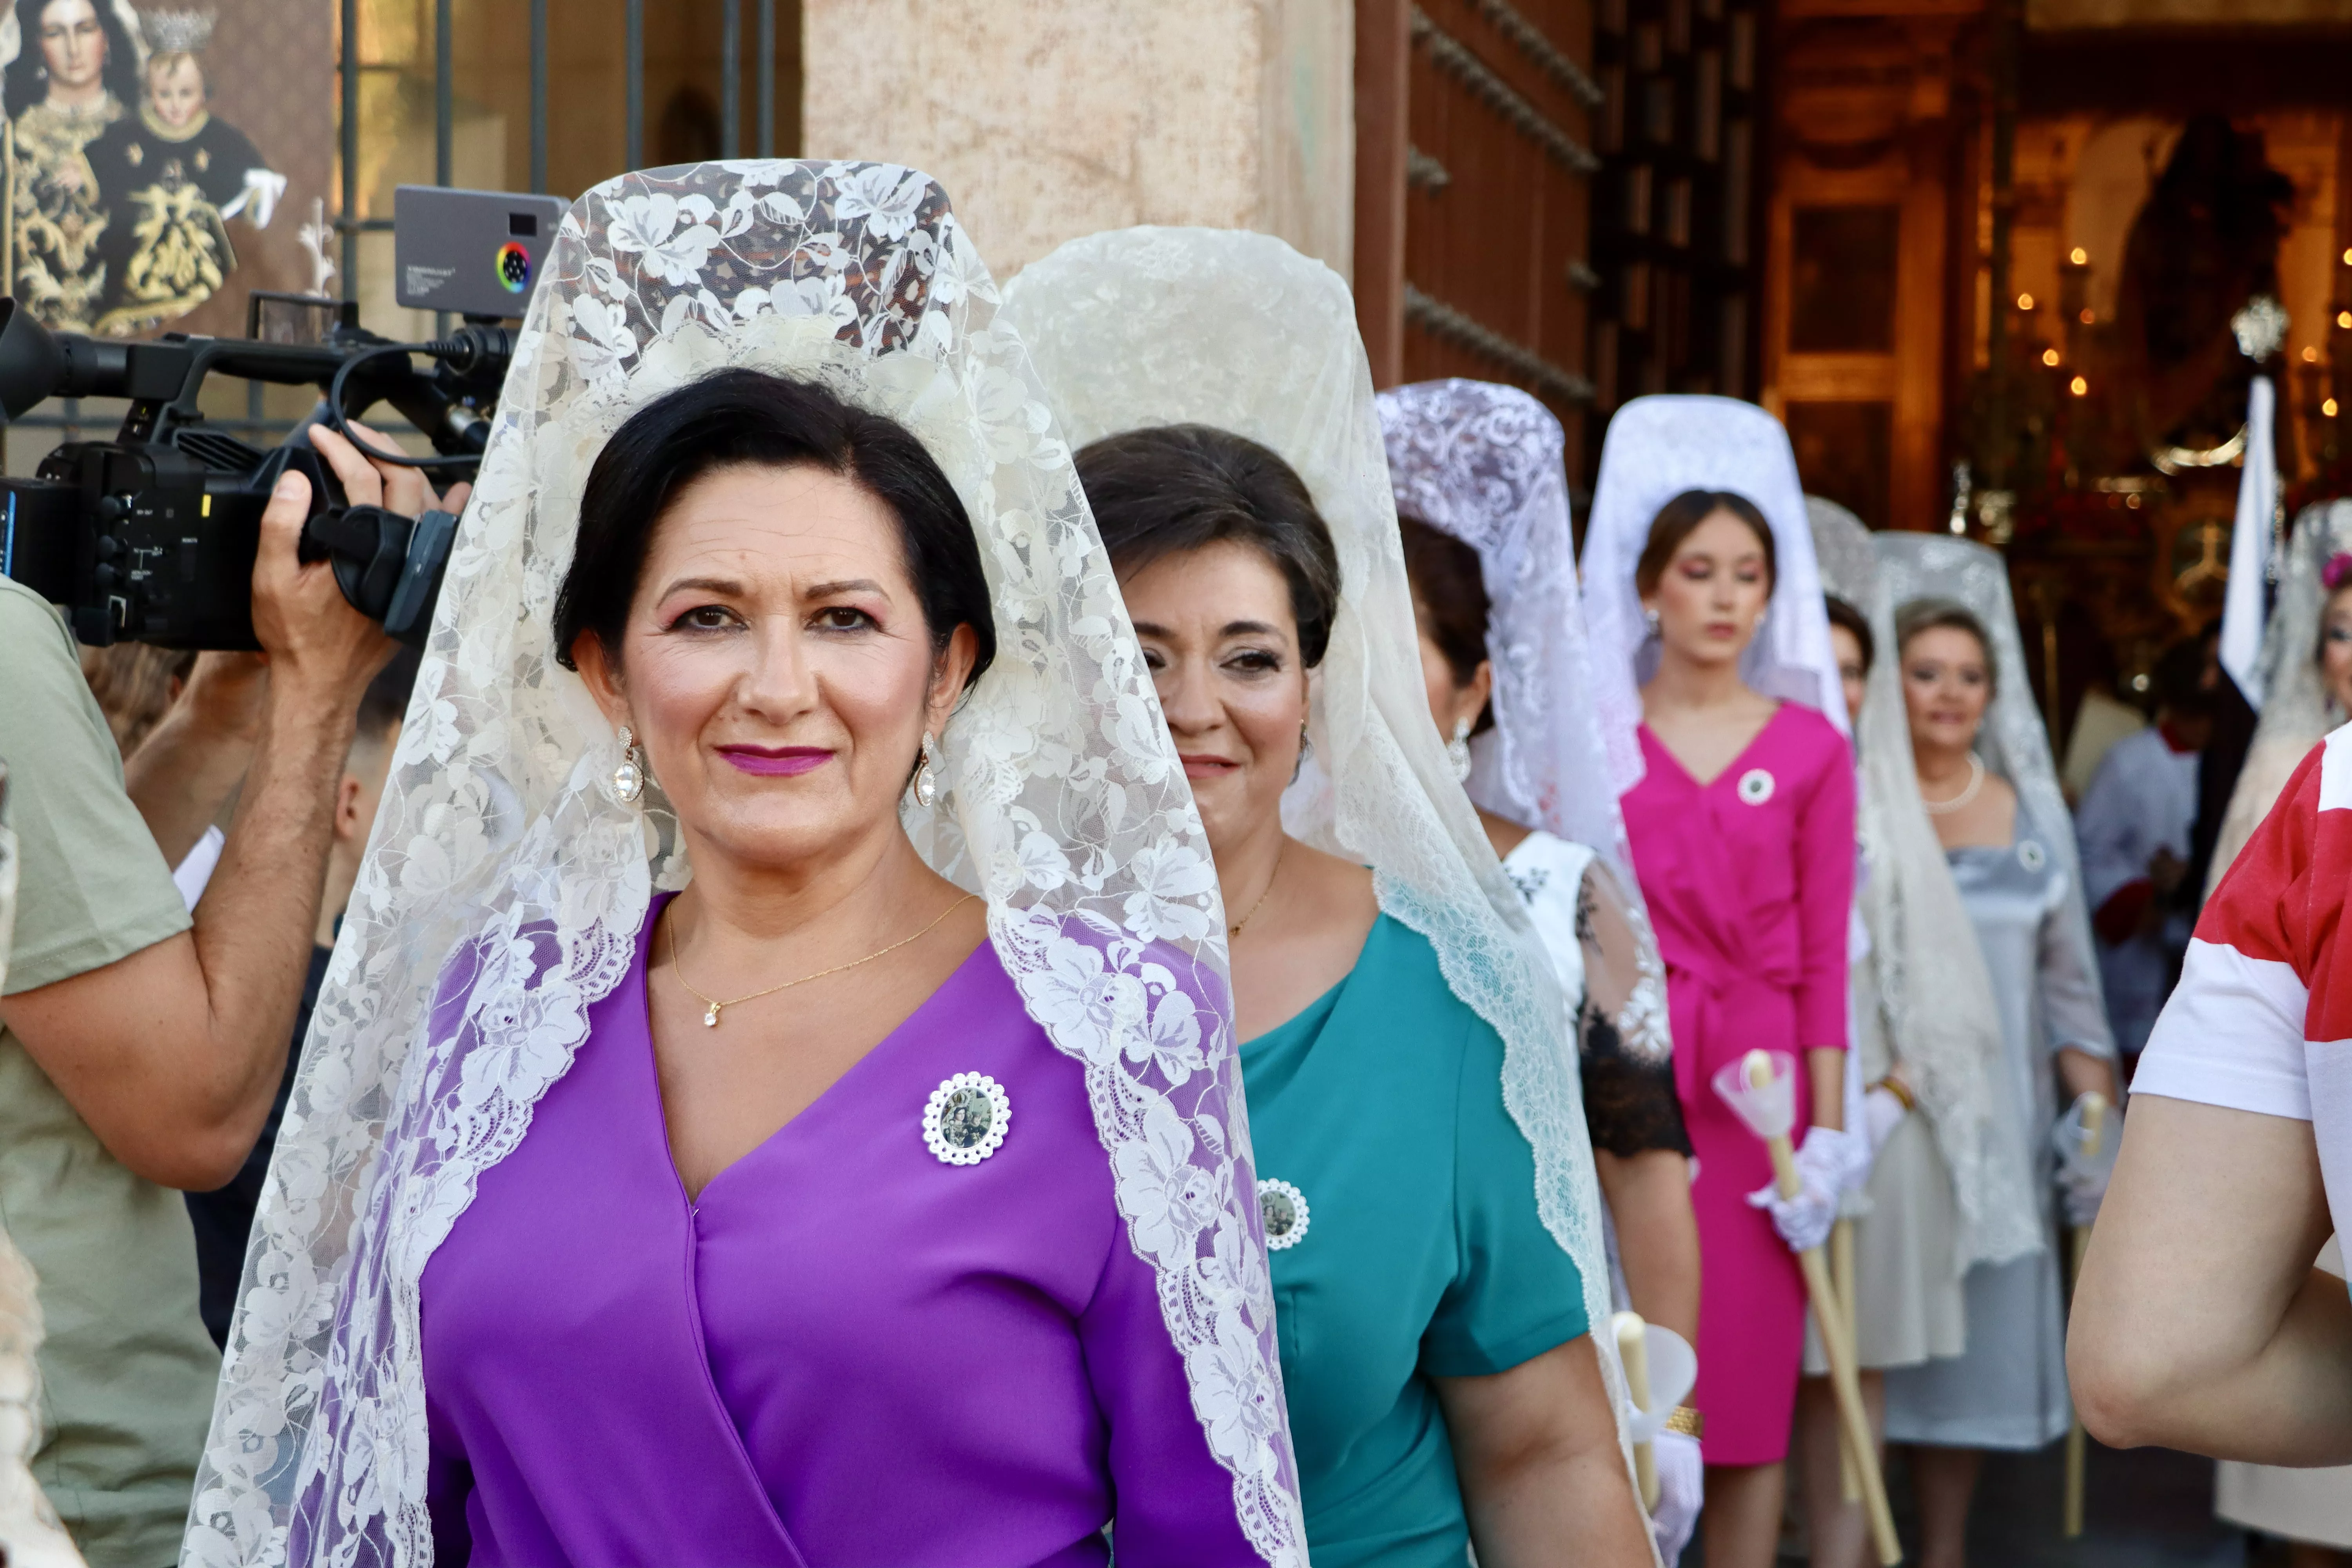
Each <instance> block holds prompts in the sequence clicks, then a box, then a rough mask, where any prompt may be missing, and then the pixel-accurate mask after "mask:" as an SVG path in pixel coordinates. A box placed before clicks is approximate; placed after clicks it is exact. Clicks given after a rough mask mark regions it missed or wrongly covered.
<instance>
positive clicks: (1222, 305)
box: [1004, 227, 1624, 1440]
mask: <svg viewBox="0 0 2352 1568" xmlns="http://www.w3.org/2000/svg"><path fill="white" fill-rule="evenodd" d="M1004 313H1005V315H1006V317H1008V318H1009V319H1011V320H1012V321H1013V322H1014V323H1015V325H1016V327H1017V329H1018V330H1019V331H1020V333H1021V335H1022V338H1023V341H1024V342H1027V343H1028V344H1029V346H1030V351H1031V353H1033V354H1034V356H1035V360H1036V364H1037V374H1038V376H1039V378H1040V379H1041V380H1043V381H1044V383H1045V387H1046V390H1047V393H1048V395H1049V396H1050V397H1051V399H1052V401H1053V403H1054V407H1055V413H1056V414H1058V415H1059V416H1061V419H1062V427H1063V429H1064V430H1065V431H1066V432H1067V434H1068V436H1069V438H1070V440H1071V441H1072V443H1073V444H1075V445H1079V446H1083V445H1085V444H1086V443H1087V442H1089V441H1093V440H1097V439H1098V438H1100V437H1104V436H1110V435H1116V434H1118V433H1119V432H1121V431H1125V430H1134V429H1140V428H1144V427H1147V426H1159V425H1172V424H1182V423H1197V424H1202V425H1209V426H1215V427H1217V428H1219V429H1223V430H1227V431H1231V432H1233V433H1234V434H1236V435H1240V436H1245V437H1249V438H1250V439H1251V440H1254V441H1256V442H1259V443H1261V444H1262V445H1264V446H1265V447H1271V448H1272V449H1273V450H1274V451H1276V452H1277V453H1279V454H1280V455H1281V456H1282V457H1283V458H1284V459H1285V460H1286V461H1287V462H1288V463H1289V464H1290V466H1291V467H1292V468H1295V469H1297V472H1298V476H1299V478H1300V479H1303V480H1305V481H1306V484H1307V490H1308V492H1309V493H1310V494H1312V496H1313V497H1314V499H1315V505H1316V510H1318V512H1320V513H1321V514H1322V517H1323V520H1324V521H1325V522H1326V523H1328V525H1329V527H1330V530H1331V536H1332V541H1333V542H1334V543H1335V544H1336V545H1337V546H1338V549H1339V576H1340V602H1339V616H1338V617H1337V619H1336V620H1335V621H1334V623H1333V626H1332V630H1331V643H1330V649H1329V651H1328V653H1327V654H1326V655H1325V656H1324V658H1323V663H1322V665H1321V666H1320V667H1319V668H1318V672H1317V679H1316V681H1315V686H1314V695H1313V699H1312V706H1311V708H1310V717H1309V721H1308V725H1309V731H1310V733H1311V736H1312V739H1313V750H1314V755H1315V760H1316V762H1317V763H1319V765H1320V768H1321V771H1322V774H1323V776H1324V778H1325V779H1326V780H1327V781H1328V788H1326V789H1322V790H1318V791H1314V792H1312V795H1311V797H1310V798H1308V799H1307V801H1306V802H1305V805H1304V807H1303V811H1302V812H1300V813H1297V814H1295V813H1294V811H1293V809H1292V803H1290V802H1286V805H1285V810H1284V818H1285V821H1286V823H1287V824H1289V826H1291V827H1292V829H1293V831H1295V832H1298V833H1299V834H1300V835H1301V837H1306V838H1308V839H1310V840H1311V841H1313V842H1316V843H1318V845H1319V846H1321V847H1325V848H1328V849H1331V850H1333V851H1335V852H1337V853H1340V854H1344V855H1347V856H1349V858H1353V859H1355V860H1358V861H1360V862H1362V863H1364V864H1367V865H1370V866H1371V867H1372V868H1374V870H1375V875H1376V881H1377V885H1378V888H1379V892H1380V901H1381V908H1382V909H1383V910H1387V911H1388V912H1389V913H1390V914H1391V915H1392V916H1394V917H1395V918H1396V919H1397V920H1399V921H1402V922H1403V923H1404V924H1406V925H1408V926H1410V927H1412V929H1413V930H1415V931H1419V932H1421V933H1422V934H1423V936H1425V937H1427V938H1428V939H1429V941H1430V942H1431V944H1432V945H1433V947H1434V948H1435V949H1436V951H1437V956H1438V962H1439V963H1440V965H1441V966H1442V968H1443V969H1444V974H1445V978H1446V982H1447V984H1450V985H1451V986H1452V987H1453V989H1454V994H1455V995H1456V996H1459V997H1460V998H1461V999H1462V1000H1463V1001H1464V1002H1465V1003H1467V1004H1468V1005H1470V1006H1471V1007H1473V1008H1474V1009H1475V1010H1476V1011H1477V1013H1478V1015H1479V1016H1481V1017H1483V1018H1485V1019H1486V1021H1487V1022H1488V1023H1489V1024H1491V1025H1493V1026H1494V1027H1495V1029H1496V1032H1497V1033H1499V1034H1500V1035H1501V1036H1502V1037H1503V1044H1504V1050H1505V1058H1504V1067H1503V1101H1504V1104H1505V1105H1506V1107H1507V1108H1508V1110H1509V1111H1510V1113H1511V1117H1512V1120H1513V1121H1515V1122H1517V1125H1518V1128H1519V1130H1520V1131H1522V1132H1524V1133H1525V1134H1526V1135H1527V1138H1528V1142H1529V1143H1530V1144H1531V1145H1532V1146H1533V1147H1534V1151H1535V1165H1536V1189H1537V1190H1536V1198H1537V1205H1538V1210H1539V1211H1540V1213H1541V1215H1542V1217H1543V1222H1544V1225H1545V1226H1546V1227H1547V1228H1548V1229H1549V1231H1550V1232H1551V1234H1552V1236H1553V1237H1554V1238H1555V1239H1557V1240H1558V1241H1559V1244H1560V1246H1561V1247H1564V1248H1566V1249H1567V1251H1568V1252H1569V1254H1570V1256H1571V1257H1572V1258H1575V1260H1576V1264H1577V1268H1579V1270H1580V1272H1581V1273H1582V1275H1583V1279H1584V1294H1585V1310H1586V1312H1587V1314H1588V1316H1589V1318H1590V1321H1591V1323H1592V1325H1593V1327H1594V1328H1595V1330H1596V1331H1597V1330H1598V1329H1600V1328H1601V1326H1602V1325H1604V1324H1606V1323H1607V1322H1608V1321H1609V1310H1610V1303H1609V1270H1608V1265H1607V1262H1606V1261H1605V1257H1604V1254H1603V1252H1602V1248H1601V1210H1600V1196H1599V1189H1598V1187H1597V1185H1596V1184H1595V1182H1594V1179H1593V1173H1592V1154H1591V1143H1590V1142H1589V1140H1588V1138H1587V1135H1586V1132H1585V1126H1584V1110H1583V1097H1582V1089H1581V1086H1580V1079H1579V1078H1578V1074H1577V1066H1576V1060H1575V1047H1574V1044H1573V1043H1572V1042H1571V1041H1570V1040H1569V1039H1568V1038H1567V1037H1566V1035H1565V1033H1564V1028H1563V1025H1564V1018H1565V1015H1564V1011H1563V1009H1562V1006H1561V1003H1560V997H1559V986H1558V983H1557V981H1556V980H1555V979H1554V978H1553V975H1552V972H1551V967H1550V961H1549V959H1548V958H1547V957H1545V955H1544V953H1543V951H1542V949H1541V948H1540V947H1539V946H1538V942H1537V938H1536V936H1535V932H1534V930H1533V928H1532V927H1531V926H1529V924H1528V917H1527V912H1526V910H1525V909H1524V908H1523V907H1522V905H1521V903H1520V900H1519V899H1518V896H1517V893H1516V892H1514V891H1513V889H1512V888H1511V886H1510V883H1509V882H1508V881H1507V879H1505V878H1504V876H1503V874H1502V868H1501V867H1500V866H1499V865H1498V864H1497V863H1496V859H1495V853H1494V850H1493V848H1492V847H1491V846H1489V845H1488V843H1487V841H1486V831H1485V829H1484V828H1483V827H1482V826H1480V825H1479V822H1478V817H1477V814H1476V813H1475V811H1473V810H1472V809H1471V805H1470V801H1469V797H1468V796H1467V795H1464V794H1463V792H1462V788H1461V786H1460V785H1459V784H1456V783H1455V782H1454V775H1453V773H1451V772H1450V771H1449V770H1448V769H1447V767H1446V764H1445V753H1444V746H1443V745H1442V744H1441V742H1439V739H1438V735H1437V727H1436V726H1435V725H1434V724H1433V723H1431V722H1430V718H1429V699H1428V697H1427V695H1426V692H1425V690H1424V689H1423V685H1422V679H1421V655H1420V647H1419V642H1418V639H1417V637H1416V634H1415V631H1414V627H1413V617H1412V592H1411V590H1410V588H1409V587H1408V586H1407V584H1406V580H1405V570H1404V552H1403V548H1402V544H1401V542H1399V538H1398V534H1397V524H1396V504H1395V501H1394V500H1393V498H1392V497H1391V494H1390V490H1389V479H1388V465H1387V462H1386V460H1385V458H1384V455H1383V452H1382V449H1381V424H1380V417H1379V416H1378V414H1377V413H1376V412H1375V410H1374V407H1373V404H1372V380H1371V373H1370V365H1369V363H1368V362H1367V361H1366V359H1365V357H1364V347H1363V342H1362V340H1361V339H1360V337H1358V335H1357V331H1356V312H1355V303H1354V300H1352V299H1351V298H1350V296H1349V292H1348V287H1347V285H1346V284H1345V283H1343V282H1341V281H1340V280H1339V276H1338V275H1337V274H1336V273H1334V272H1332V271H1331V270H1330V269H1329V268H1327V267H1325V266H1323V265H1322V264H1321V263H1320V262H1318V261H1311V260H1308V259H1307V258H1305V257H1302V256H1300V255H1299V254H1298V253H1297V251H1295V250H1293V249H1291V248H1290V247H1288V246H1287V245H1285V244H1284V243H1283V242H1282V241H1280V240H1278V239H1276V238H1273V237H1270V236H1267V235H1261V234H1247V233H1242V232H1239V231H1234V230H1224V229H1205V228H1153V227H1145V228H1130V229H1121V230H1118V231H1116V232H1112V233H1106V234H1097V235H1090V236H1088V237H1086V238H1083V239H1076V240H1072V241H1070V242H1069V243H1068V244H1066V245H1064V246H1063V247H1060V248H1059V249H1057V250H1055V252H1053V254H1051V255H1049V256H1047V257H1045V258H1043V259H1042V260H1039V261H1036V262H1034V263H1032V264H1031V265H1030V266H1029V267H1027V268H1024V269H1023V271H1022V272H1021V274H1020V276H1018V277H1017V278H1015V279H1013V282H1012V283H1011V284H1010V285H1009V286H1007V288H1006V289H1005V300H1004ZM1310 771H1311V770H1310ZM1296 793H1297V792H1296V791H1294V794H1296ZM1592 1337H1593V1342H1594V1344H1595V1346H1596V1347H1599V1348H1601V1351H1602V1353H1601V1366H1602V1369H1603V1375H1604V1376H1606V1377H1607V1378H1608V1379H1609V1381H1610V1385H1611V1388H1612V1393H1613V1394H1614V1395H1615V1400H1616V1403H1617V1404H1618V1405H1621V1406H1622V1405H1623V1402H1624V1395H1623V1380H1622V1374H1621V1373H1620V1372H1619V1370H1618V1367H1617V1363H1616V1361H1615V1356H1614V1353H1613V1347H1611V1336H1609V1335H1607V1334H1605V1333H1600V1332H1595V1333H1594V1335H1593V1336H1592ZM1621 1440H1622V1432H1621Z"/></svg>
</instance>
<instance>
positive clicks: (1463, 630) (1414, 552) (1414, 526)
mask: <svg viewBox="0 0 2352 1568" xmlns="http://www.w3.org/2000/svg"><path fill="white" fill-rule="evenodd" d="M1397 527H1398V529H1399V531H1401V532H1402V534H1403V536H1404V571H1405V575H1406V576H1407V577H1408V578H1410V579H1411V580H1412V596H1413V600H1414V603H1415V604H1416V605H1418V606H1419V608H1420V609H1421V611H1422V612H1423V616H1424V617H1425V624H1426V625H1427V626H1428V627H1429V636H1430V640H1431V641H1433V642H1434V643H1435V644H1436V645H1437V651H1438V652H1439V653H1441V654H1444V656H1445V668H1447V669H1449V670H1451V671H1452V672H1453V674H1454V685H1455V686H1457V687H1459V686H1467V685H1469V684H1470V681H1471V679H1472V678H1473V677H1475V675H1476V674H1477V673H1478V667H1479V666H1480V665H1482V664H1484V663H1486V615H1487V611H1488V609H1489V608H1490V606H1489V605H1488V604H1487V600H1486V569H1485V568H1484V567H1483V566H1481V565H1480V564H1479V561H1478V552H1476V551H1475V550H1474V549H1472V548H1471V547H1470V546H1469V545H1467V544H1465V543H1463V542H1461V541H1460V540H1458V539H1456V538H1454V536H1453V535H1452V534H1450V533H1447V532H1445V531H1444V530H1443V529H1436V528H1432V527H1431V526H1430V525H1429V524H1427V523H1425V522H1423V521H1421V519H1419V518H1417V517H1406V516H1402V515H1400V516H1399V517H1398V518H1397ZM1494 727H1495V705H1494V703H1493V702H1491V701H1490V702H1488V703H1487V704H1486V707H1484V708H1482V709H1480V710H1478V721H1477V722H1476V723H1475V724H1474V725H1473V726H1472V727H1471V730H1470V732H1471V733H1472V734H1474V735H1483V734H1485V733H1486V731H1489V730H1491V729H1493V728H1494Z"/></svg>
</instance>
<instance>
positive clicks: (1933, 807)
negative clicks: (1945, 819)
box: [1919, 752, 1985, 816]
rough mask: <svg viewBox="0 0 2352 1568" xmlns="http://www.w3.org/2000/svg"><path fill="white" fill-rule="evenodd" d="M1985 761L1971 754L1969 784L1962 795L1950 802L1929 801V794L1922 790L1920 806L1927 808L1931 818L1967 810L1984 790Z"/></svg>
mask: <svg viewBox="0 0 2352 1568" xmlns="http://www.w3.org/2000/svg"><path fill="white" fill-rule="evenodd" d="M1984 782H1985V765H1984V759H1983V758H1982V757H1979V756H1978V755H1977V754H1976V753H1975V752H1969V782H1968V783H1967V784H1966V785H1964V786H1963V787H1962V788H1961V790H1960V793H1959V794H1958V795H1954V796H1953V797H1952V798H1951V799H1949V800H1929V799H1928V798H1927V791H1925V790H1922V791H1920V792H1919V804H1920V805H1924V806H1926V807H1927V815H1928V816H1951V815H1952V813H1954V812H1956V811H1962V810H1965V809H1967V807H1968V806H1969V805H1970V804H1972V803H1973V802H1974V801H1975V800H1976V798H1977V792H1978V791H1979V790H1981V789H1982V788H1984Z"/></svg>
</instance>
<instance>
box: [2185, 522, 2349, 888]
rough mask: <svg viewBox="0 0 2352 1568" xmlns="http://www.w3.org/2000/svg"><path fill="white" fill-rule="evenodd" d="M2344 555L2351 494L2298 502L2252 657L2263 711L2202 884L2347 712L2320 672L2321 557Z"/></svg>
mask: <svg viewBox="0 0 2352 1568" xmlns="http://www.w3.org/2000/svg"><path fill="white" fill-rule="evenodd" d="M2345 554H2352V500H2343V499H2340V498H2339V499H2337V500H2327V501H2318V502H2315V503H2314V504H2312V505H2310V506H2307V507H2305V508H2304V509H2303V512H2302V514H2301V515H2300V516H2298V517H2297V518H2296V519H2295V520H2294V534H2293V535H2292V536H2291V537H2290V538H2289V539H2288V541H2287V546H2286V550H2285V552H2284V554H2282V555H2281V556H2280V557H2279V563H2278V566H2279V574H2278V598H2277V600H2276V601H2275V602H2274V603H2273V605H2272V606H2271V618H2270V622H2269V624H2268V625H2266V626H2263V640H2262V647H2261V651H2260V653H2259V655H2258V656H2257V658H2256V659H2255V661H2254V669H2255V671H2256V675H2257V679H2256V680H2255V682H2254V684H2255V686H2256V687H2257V688H2258V689H2260V690H2261V691H2262V693H2263V700H2262V716H2261V717H2260V718H2259V719H2257V720H2256V721H2255V723H2254V735H2253V740H2252V742H2250V743H2249V744H2248V745H2247V748H2246V763H2245V766H2244V767H2243V768H2242V769H2241V770H2240V771H2239V773H2238V782H2237V784H2235V785H2234V786H2232V787H2231V791H2230V807H2229V810H2228V812H2227V813H2226V814H2225V815H2224V816H2223V817H2222V819H2221V836H2220V838H2219V840H2218V841H2217V842H2216V844H2215V846H2214V850H2213V867H2212V869H2211V871H2210V873H2209V874H2208V878H2207V882H2206V887H2207V889H2208V891H2210V889H2212V888H2214V887H2217V886H2219V885H2220V883H2221V876H2222V874H2223V873H2224V872H2226V871H2227V870H2228V869H2229V868H2230V862H2231V860H2233V859H2235V858H2237V853H2238V851H2239V850H2240V849H2242V848H2243V847H2245V843H2246V840H2247V839H2248V838H2250V837H2252V836H2253V831H2254V829H2255V828H2256V827H2257V826H2260V825H2261V823H2262V820H2263V817H2264V816H2267V815H2269V812H2270V808H2271V807H2272V806H2273V805H2275V804H2276V803H2277V801H2278V797H2279V792H2280V791H2281V790H2283V789H2284V788H2285V787H2286V781H2287V780H2288V778H2289V777H2290V776H2292V775H2293V774H2294V770H2295V767H2296V765H2297V764H2299V763H2301V762H2302V761H2303V759H2304V756H2305V753H2306V752H2309V751H2310V750H2311V748H2312V747H2314V746H2315V745H2317V744H2319V742H2321V741H2322V740H2324V739H2326V735H2327V732H2328V731H2330V730H2333V729H2335V728H2336V726H2337V725H2339V724H2341V723H2343V722H2344V721H2346V719H2347V718H2352V715H2347V714H2346V713H2345V712H2344V711H2343V710H2341V709H2339V708H2337V707H2336V704H2335V702H2334V701H2333V700H2331V699H2330V698H2329V697H2328V695H2327V688H2326V683H2324V682H2323V681H2322V680H2321V679H2320V675H2319V630H2320V617H2321V616H2323V615H2324V614H2325V613H2326V608H2327V601H2328V598H2329V597H2330V595H2331V590H2330V589H2329V588H2328V586H2327V584H2326V581H2325V575H2326V571H2327V563H2329V562H2330V561H2333V560H2334V559H2336V557H2337V556H2338V555H2345Z"/></svg>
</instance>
